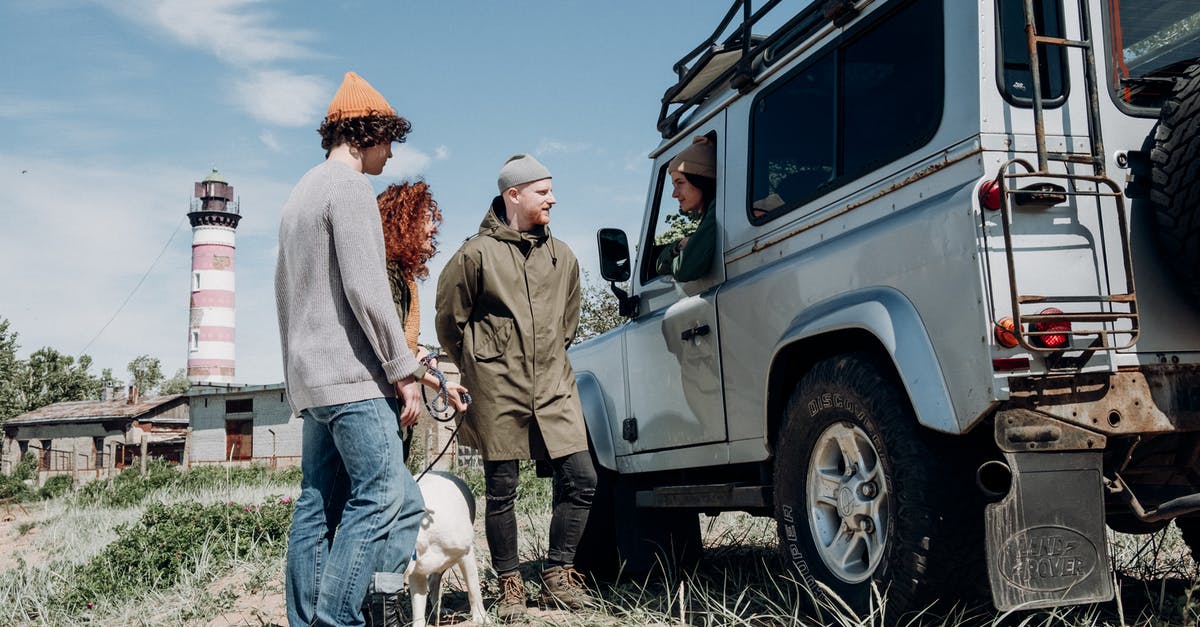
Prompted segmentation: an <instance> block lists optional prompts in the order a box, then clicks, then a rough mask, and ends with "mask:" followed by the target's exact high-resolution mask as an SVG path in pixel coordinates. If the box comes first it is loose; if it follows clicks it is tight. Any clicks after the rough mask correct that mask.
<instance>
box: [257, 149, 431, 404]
mask: <svg viewBox="0 0 1200 627" xmlns="http://www.w3.org/2000/svg"><path fill="white" fill-rule="evenodd" d="M384 258H385V257H384V245H383V228H382V226H381V224H380V220H379V206H378V205H377V204H376V201H375V194H374V192H373V191H372V189H371V184H370V183H369V182H368V181H367V177H366V176H364V175H363V174H361V173H359V172H355V171H354V170H353V169H352V168H350V167H349V166H347V165H346V164H344V163H339V162H337V161H325V162H324V163H322V164H321V165H318V166H316V167H315V168H313V169H311V170H309V171H308V173H307V174H305V175H304V177H303V178H301V179H300V182H299V183H297V184H296V187H295V188H293V189H292V194H291V196H289V197H288V200H287V203H286V204H284V206H283V211H282V213H281V215H280V220H279V258H278V260H277V262H276V265H275V306H276V309H277V311H278V314H279V337H280V346H281V347H282V349H283V371H284V377H285V378H286V383H287V392H288V400H289V401H290V402H291V405H292V409H293V411H295V412H297V413H299V412H300V411H301V410H304V409H308V408H309V407H320V406H325V405H337V404H341V403H350V402H354V401H361V400H366V399H369V398H379V397H380V396H395V395H396V391H395V387H394V385H393V383H394V382H395V381H397V380H399V379H403V378H404V377H406V376H408V375H410V374H412V373H413V371H415V370H416V369H417V359H416V357H414V356H413V354H412V351H410V350H409V349H408V346H407V345H406V344H405V342H404V329H403V327H402V326H401V325H400V320H399V319H398V318H397V317H396V306H395V305H394V304H393V303H392V292H391V288H390V287H389V286H388V279H387V264H386V262H385V261H384Z"/></svg>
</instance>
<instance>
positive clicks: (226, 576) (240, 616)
mask: <svg viewBox="0 0 1200 627" xmlns="http://www.w3.org/2000/svg"><path fill="white" fill-rule="evenodd" d="M461 474H463V475H464V476H466V478H467V479H468V482H469V483H472V484H473V487H474V488H475V489H476V493H477V494H478V493H480V492H481V490H480V484H481V478H480V477H479V476H478V472H477V471H470V470H466V471H463V473H461ZM524 477H526V478H523V482H522V491H523V496H522V499H521V501H520V502H519V507H518V518H519V521H520V523H521V527H522V529H521V558H522V571H523V573H524V575H525V578H526V581H527V583H528V585H529V587H530V592H531V593H534V592H535V590H536V583H535V582H536V581H537V573H538V572H539V570H540V563H539V561H538V560H539V559H540V557H541V556H542V555H544V554H545V544H546V536H547V532H548V525H549V500H550V494H549V481H548V480H537V479H535V478H534V477H533V473H532V472H529V473H526V475H525V476H524ZM298 487H299V477H298V474H297V473H296V472H295V471H289V472H286V473H280V474H274V475H273V474H271V473H269V472H267V471H266V470H265V469H261V468H251V469H233V470H229V469H219V468H202V469H196V470H192V471H189V472H187V473H178V472H176V471H175V470H174V469H172V468H170V467H167V466H165V465H157V464H152V465H151V467H150V469H149V471H148V472H147V473H146V476H144V477H143V476H138V475H137V473H127V475H123V476H122V477H120V478H117V479H115V480H112V481H108V482H99V483H93V484H89V485H88V486H85V487H84V488H83V489H81V490H77V491H67V492H65V493H62V494H59V495H58V496H53V495H47V496H51V498H48V499H46V500H41V501H36V502H28V503H24V504H23V505H22V506H20V507H16V506H12V505H9V506H8V507H7V509H5V508H4V506H0V520H2V521H3V522H0V546H3V547H4V548H3V550H0V625H27V624H28V625H40V624H45V625H113V624H123V625H213V626H215V625H272V624H285V623H286V619H285V615H284V604H283V593H282V565H283V558H282V556H283V553H284V550H285V546H286V529H287V525H288V522H289V520H290V516H291V508H292V505H293V499H294V498H295V496H296V493H297V491H298ZM480 510H482V502H480ZM702 525H703V532H704V544H705V551H704V556H703V558H702V559H701V561H700V563H699V564H698V566H697V567H696V568H695V569H694V570H691V571H688V572H673V571H671V570H670V569H660V571H659V572H657V573H655V574H654V575H653V576H650V577H645V578H640V579H636V580H622V581H620V582H618V583H617V584H613V585H604V586H600V587H598V588H597V590H596V594H597V595H598V596H599V597H600V599H601V603H600V605H599V607H597V609H596V610H595V611H591V612H586V613H577V614H570V613H565V612H561V611H550V610H545V611H542V610H532V611H531V615H530V619H529V621H528V623H529V624H535V625H543V624H544V625H614V626H615V625H680V624H687V625H753V626H759V625H762V626H766V625H845V626H849V625H883V624H885V623H886V622H887V621H888V619H889V618H894V617H889V616H888V614H887V603H886V593H885V592H881V593H880V599H879V601H880V602H879V604H878V606H877V607H876V608H875V611H874V612H873V613H872V614H870V615H866V616H855V615H853V614H852V613H850V612H848V611H847V610H845V609H844V608H841V607H838V606H837V604H836V603H831V604H824V605H821V606H814V603H813V602H812V600H811V598H810V596H809V595H808V594H807V593H806V592H805V591H804V589H803V588H802V587H801V586H799V585H797V584H796V582H795V581H794V580H792V579H791V578H790V576H789V575H788V574H787V573H786V572H784V571H783V569H782V567H781V565H780V562H779V560H778V559H777V557H776V553H775V543H776V535H775V525H774V522H773V521H771V520H769V519H765V518H753V517H750V516H747V515H744V514H722V515H721V516H718V517H703V518H702ZM477 530H478V534H477V542H478V544H477V546H478V548H479V551H480V566H481V568H482V570H483V572H484V573H485V575H484V585H485V590H484V596H485V601H490V600H491V599H492V598H494V596H495V594H496V589H495V583H494V578H493V577H492V576H491V575H490V572H489V570H488V568H487V565H488V560H487V551H486V543H485V542H484V540H483V533H482V525H478V524H477ZM1111 538H1112V549H1113V550H1112V553H1113V555H1114V560H1115V563H1116V566H1117V568H1118V571H1119V579H1118V585H1119V589H1120V591H1121V594H1120V595H1119V596H1120V601H1119V602H1118V601H1113V602H1109V603H1104V604H1099V605H1095V606H1079V607H1073V608H1066V609H1059V610H1054V611H1051V610H1046V611H1037V612H1027V613H1021V614H1019V615H1012V616H1006V615H1000V614H997V613H996V612H995V611H994V610H990V609H989V608H984V607H952V608H951V609H949V610H940V611H938V612H933V611H929V612H926V613H924V614H922V615H921V616H919V617H916V618H913V619H911V620H905V621H903V622H901V624H914V625H916V624H921V625H1001V624H1003V625H1030V626H1047V627H1049V626H1056V625H1072V626H1085V625H1086V626H1099V625H1155V626H1168V625H1170V626H1176V625H1178V626H1184V625H1186V626H1194V625H1197V624H1200V588H1198V587H1197V583H1196V582H1197V574H1198V572H1197V566H1196V564H1194V563H1193V562H1192V560H1191V558H1190V557H1189V556H1188V551H1187V548H1186V546H1184V545H1183V543H1182V541H1181V540H1180V538H1179V536H1178V533H1177V532H1176V531H1175V529H1174V527H1173V526H1172V527H1169V528H1167V529H1166V530H1164V531H1162V532H1159V533H1157V534H1153V535H1148V536H1128V535H1121V534H1112V535H1111ZM447 588H448V591H447V594H446V595H445V600H444V606H445V609H444V611H443V617H442V618H443V620H442V624H457V621H463V620H465V616H466V612H465V610H466V605H467V604H466V595H465V593H464V592H462V591H461V589H460V588H459V585H458V582H457V580H456V579H455V578H453V577H451V578H449V579H448V581H447Z"/></svg>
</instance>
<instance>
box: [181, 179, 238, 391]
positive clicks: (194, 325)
mask: <svg viewBox="0 0 1200 627" xmlns="http://www.w3.org/2000/svg"><path fill="white" fill-rule="evenodd" d="M188 218H189V219H190V220H191V222H192V298H191V316H190V317H189V321H188V363H187V376H188V381H190V382H191V383H192V384H193V385H212V384H217V385H224V384H229V383H233V366H234V351H233V346H234V342H233V340H234V324H233V322H234V301H233V294H234V290H233V285H234V283H233V253H234V249H235V246H234V236H235V234H236V231H237V225H238V222H239V221H240V220H241V219H242V216H241V214H240V213H239V212H238V203H237V202H236V201H234V200H233V186H231V185H230V184H229V183H228V182H226V181H225V179H223V178H221V175H220V174H218V173H217V171H216V170H213V171H212V174H209V175H208V176H206V177H204V180H203V181H200V182H199V183H196V197H195V198H194V199H192V204H191V211H189V212H188Z"/></svg>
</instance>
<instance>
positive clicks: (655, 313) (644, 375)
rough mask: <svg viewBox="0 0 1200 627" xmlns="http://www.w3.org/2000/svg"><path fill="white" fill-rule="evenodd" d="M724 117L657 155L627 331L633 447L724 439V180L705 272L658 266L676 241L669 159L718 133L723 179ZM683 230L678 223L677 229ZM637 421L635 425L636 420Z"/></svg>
mask: <svg viewBox="0 0 1200 627" xmlns="http://www.w3.org/2000/svg"><path fill="white" fill-rule="evenodd" d="M723 131H724V116H723V115H722V116H718V117H717V118H715V119H714V120H711V121H709V122H708V123H707V124H706V125H704V126H703V127H701V128H700V129H699V130H697V131H696V132H694V133H692V134H691V135H689V136H686V137H680V138H679V141H678V142H677V143H676V144H675V145H674V146H672V147H671V148H669V149H667V150H665V151H663V152H662V154H660V155H659V157H658V158H657V159H656V160H655V167H656V172H657V193H656V194H653V195H652V196H651V198H652V199H653V200H652V202H654V203H655V204H654V206H653V207H652V208H651V210H650V211H649V212H647V216H648V217H647V219H646V224H645V225H644V226H643V228H642V232H641V233H640V234H639V238H638V241H639V247H638V249H639V250H640V251H643V252H644V253H645V254H643V255H640V256H639V264H638V268H636V269H635V274H634V277H633V291H634V293H636V294H638V295H639V296H640V298H641V304H640V308H639V314H638V317H637V318H636V319H635V320H633V321H632V322H631V323H630V326H629V327H628V328H627V329H626V331H625V333H626V335H625V346H626V355H627V363H628V365H629V367H628V371H627V376H628V379H627V380H628V385H629V420H626V422H625V428H624V429H622V436H623V438H624V439H625V440H626V446H627V447H628V448H626V446H621V447H619V449H625V450H631V451H632V452H634V453H639V452H645V451H653V450H660V449H667V448H678V447H686V446H694V445H699V444H705V443H710V442H720V441H724V440H725V438H726V428H725V408H724V401H723V393H722V386H721V358H720V350H719V337H720V333H719V329H718V327H717V309H716V294H717V291H718V290H719V289H720V287H721V283H722V281H723V280H724V273H725V268H724V264H723V263H722V261H721V252H722V250H723V248H724V246H723V241H724V236H723V229H722V227H721V224H722V222H723V220H722V214H723V211H724V201H723V199H722V190H721V189H720V186H719V185H718V189H717V201H716V207H715V211H716V216H715V217H716V219H717V232H718V234H717V246H716V250H715V255H714V259H713V262H712V265H711V267H710V269H709V272H708V274H707V275H706V276H705V277H702V278H700V279H697V280H695V281H689V282H684V283H677V282H676V281H675V280H674V279H673V278H672V277H671V276H670V275H669V274H668V275H659V274H657V272H656V271H655V268H654V266H655V263H654V262H655V259H656V258H657V255H658V252H659V251H661V250H662V249H663V248H664V247H665V246H668V245H671V244H672V243H673V241H674V239H677V237H672V235H671V232H672V229H671V228H670V225H671V224H672V223H674V222H678V221H679V219H678V218H669V216H671V215H678V214H679V205H678V203H677V202H676V201H675V199H673V198H672V197H671V192H672V187H671V182H670V177H669V176H668V174H667V164H668V163H669V162H670V160H671V158H672V157H674V155H675V154H677V153H678V152H679V151H680V150H682V149H684V148H686V147H687V146H689V145H690V144H691V143H692V136H695V135H704V134H711V135H710V137H712V138H714V139H715V141H716V146H717V180H718V181H720V180H721V178H722V177H721V172H722V170H723V168H724V164H725V159H724V158H723V152H724V148H723V143H724V142H723V141H722V138H721V135H723ZM675 231H676V234H677V231H678V229H675ZM631 423H632V425H631Z"/></svg>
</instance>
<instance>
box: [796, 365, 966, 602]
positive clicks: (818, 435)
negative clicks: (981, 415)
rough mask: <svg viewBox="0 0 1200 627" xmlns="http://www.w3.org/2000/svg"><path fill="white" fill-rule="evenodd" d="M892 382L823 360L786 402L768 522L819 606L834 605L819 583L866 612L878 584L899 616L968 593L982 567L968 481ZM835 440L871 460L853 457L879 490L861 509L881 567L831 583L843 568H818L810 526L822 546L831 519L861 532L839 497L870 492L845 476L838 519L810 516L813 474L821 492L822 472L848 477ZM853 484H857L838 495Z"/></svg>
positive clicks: (869, 369) (879, 370) (873, 370)
mask: <svg viewBox="0 0 1200 627" xmlns="http://www.w3.org/2000/svg"><path fill="white" fill-rule="evenodd" d="M890 373H891V369H890V368H889V367H888V366H885V365H883V364H881V363H879V362H878V361H876V360H875V359H874V358H873V357H872V356H871V355H868V354H866V353H856V354H849V355H843V356H838V357H833V358H830V359H827V360H825V361H822V362H819V363H818V364H817V365H816V366H815V367H813V369H812V370H811V371H810V372H809V373H808V374H807V375H805V377H804V378H803V379H802V380H801V382H800V384H799V385H798V386H797V387H796V390H795V391H794V392H793V394H792V397H791V399H790V401H789V402H788V406H787V410H786V416H785V421H784V423H783V424H782V426H781V430H780V434H779V439H778V446H777V449H776V457H775V460H776V461H775V469H774V481H775V519H776V523H777V525H778V529H779V550H780V553H781V557H782V559H783V561H784V563H785V564H786V565H788V566H789V567H790V568H791V569H792V570H793V571H794V572H795V573H796V574H797V575H798V579H799V580H800V581H801V583H802V584H805V585H806V586H807V587H808V588H809V590H810V591H811V592H812V593H813V594H814V596H815V597H816V598H817V599H818V601H819V602H820V601H821V600H822V599H824V602H828V603H832V604H834V605H838V601H837V600H833V599H829V598H828V596H827V595H826V594H825V593H824V592H822V591H821V588H820V587H819V586H817V585H815V582H816V581H817V580H819V581H821V582H822V583H824V584H825V585H827V586H828V587H829V588H830V589H831V590H832V591H833V593H834V594H835V595H836V596H837V597H838V598H839V599H840V600H841V601H844V602H846V603H847V604H848V605H850V607H852V608H854V609H855V610H856V611H859V612H863V611H865V610H866V608H868V607H869V606H870V603H871V594H872V593H871V584H872V582H874V583H875V585H876V586H877V587H878V590H879V591H880V593H881V594H885V595H886V596H887V614H888V615H889V616H891V617H893V618H899V617H900V616H902V615H903V614H905V613H906V612H910V611H919V610H920V609H922V608H923V607H924V606H925V605H926V604H927V603H928V602H931V601H933V600H936V599H939V598H946V597H949V598H948V599H947V600H951V601H952V600H954V599H955V598H957V597H959V596H963V595H966V596H973V595H974V594H975V593H976V591H977V590H978V585H979V582H980V581H981V580H982V578H983V576H984V575H985V570H984V568H983V566H984V552H983V537H982V536H983V533H982V532H983V526H982V514H981V508H982V502H981V501H980V500H979V499H977V498H974V497H973V493H974V492H976V491H974V490H973V489H972V479H971V478H970V474H969V473H967V472H965V471H964V469H962V468H961V467H960V466H959V465H958V464H956V463H954V462H952V461H950V460H951V458H952V457H953V456H952V455H951V454H949V453H948V451H947V447H945V446H943V445H942V444H940V443H939V442H938V440H939V438H938V437H936V436H934V435H933V434H930V433H928V432H925V431H924V430H923V429H922V428H921V427H920V426H919V425H918V424H917V421H916V417H915V416H914V414H913V410H912V406H911V405H910V403H909V401H908V399H907V397H906V396H905V394H904V392H903V390H902V388H901V387H900V386H899V385H898V384H897V382H896V381H895V380H894V378H893V377H892V376H890ZM831 433H832V434H840V435H841V436H846V434H850V433H853V434H855V437H856V438H857V439H856V440H854V442H855V446H858V447H859V450H862V451H865V450H866V449H871V451H873V454H874V456H875V460H874V461H873V462H872V460H870V459H869V457H870V455H863V456H862V457H861V458H860V459H861V460H862V462H863V463H862V464H861V465H862V466H864V467H866V466H872V464H873V465H874V466H873V468H859V469H858V471H859V474H860V475H862V474H864V473H865V474H868V475H870V476H871V477H873V478H872V479H871V480H870V481H869V482H871V483H876V484H877V485H876V486H875V492H876V494H877V496H876V497H875V499H886V502H883V501H880V502H878V503H875V500H874V499H869V498H867V499H859V501H858V502H860V503H866V502H868V501H870V502H871V503H872V504H875V505H877V507H878V510H877V518H878V520H879V524H878V525H877V526H873V529H874V532H875V537H876V540H877V541H878V542H879V549H878V554H879V557H878V561H877V562H876V563H874V565H873V566H872V565H871V564H870V562H871V561H872V560H869V559H868V560H864V561H865V562H866V564H865V565H864V566H863V568H862V569H861V570H860V571H859V572H858V575H856V576H857V577H862V578H861V580H859V581H850V580H848V579H846V578H844V577H841V576H839V575H837V574H835V572H834V570H840V571H841V572H842V573H845V572H847V571H848V570H849V569H846V568H841V569H838V568H836V567H835V568H831V567H830V565H829V564H828V563H826V562H825V561H824V560H823V558H822V550H821V549H818V548H817V541H816V539H815V536H816V535H817V534H814V532H813V531H812V527H813V526H814V524H816V525H817V526H818V527H821V528H823V529H825V530H826V535H825V537H828V531H827V530H828V529H829V525H828V523H829V520H830V519H831V518H836V519H838V520H839V521H840V522H841V523H846V522H851V523H853V522H855V520H857V522H858V523H859V525H860V526H859V527H858V529H859V531H860V532H861V531H862V530H863V527H862V526H861V525H863V524H864V523H862V518H864V517H865V516H860V517H858V518H857V519H856V518H855V515H849V516H847V515H845V514H844V510H842V509H841V508H842V504H843V501H842V500H840V499H841V498H848V499H850V500H853V498H851V497H852V496H853V495H855V494H857V495H859V496H862V494H861V493H860V490H863V489H868V488H863V487H862V483H858V484H855V483H853V481H855V479H853V478H850V477H847V478H846V479H845V481H844V482H843V483H842V484H841V486H840V487H838V488H836V491H837V494H838V495H839V496H838V497H835V499H834V500H836V501H837V506H836V508H833V509H834V510H835V511H833V512H830V511H829V510H830V508H831V507H832V504H830V503H828V499H827V501H826V502H824V503H819V504H817V506H816V507H813V508H810V507H809V505H808V491H809V485H810V482H812V481H813V479H812V478H813V477H815V476H817V475H820V476H823V477H825V483H821V484H820V485H825V486H831V484H830V483H829V478H830V477H832V476H836V474H837V472H836V471H835V472H833V473H830V472H829V469H831V468H833V469H837V468H842V469H843V470H844V466H845V465H844V464H842V462H853V461H854V455H846V456H845V458H844V459H842V460H836V458H837V455H838V453H837V451H839V450H840V451H841V453H843V454H844V453H845V452H846V447H845V446H844V445H842V442H843V440H842V439H837V440H836V446H834V445H831V442H830V440H829V439H828V438H829V437H830V436H829V435H828V434H831ZM868 442H869V445H868ZM856 465H858V464H856ZM818 468H820V469H823V470H822V471H820V472H818V470H817V469H818ZM867 471H869V472H867ZM880 483H881V484H882V485H879V484H880ZM850 486H857V487H855V488H853V489H852V490H851V492H852V494H846V491H847V489H849V487H850ZM868 490H869V489H868ZM816 512H822V513H821V514H817V513H816ZM821 516H824V518H821ZM814 520H816V521H818V522H817V523H814V522H813V521H814ZM839 529H840V527H839ZM867 535H869V534H867ZM839 537H840V536H839ZM831 546H832V545H831ZM829 552H831V550H829V549H826V553H827V554H828V553H829ZM868 552H869V551H868ZM862 615H863V614H860V616H862Z"/></svg>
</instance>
